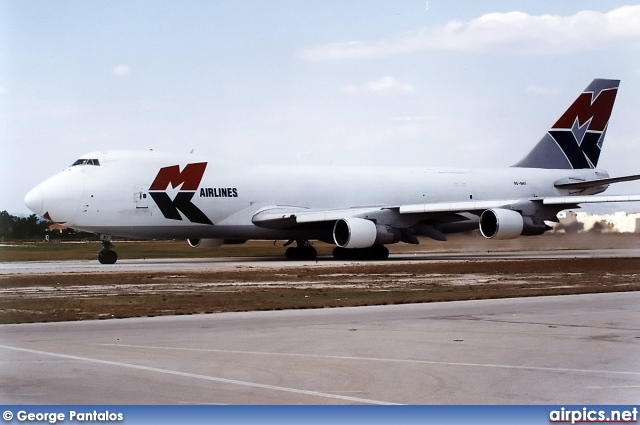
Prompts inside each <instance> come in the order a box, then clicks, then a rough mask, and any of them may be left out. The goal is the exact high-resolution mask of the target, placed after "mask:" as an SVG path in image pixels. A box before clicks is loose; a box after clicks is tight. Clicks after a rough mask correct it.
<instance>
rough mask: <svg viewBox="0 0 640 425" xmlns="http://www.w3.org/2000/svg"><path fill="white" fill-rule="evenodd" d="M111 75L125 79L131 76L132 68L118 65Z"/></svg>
mask: <svg viewBox="0 0 640 425" xmlns="http://www.w3.org/2000/svg"><path fill="white" fill-rule="evenodd" d="M111 74H112V75H113V76H115V77H124V76H127V75H129V74H131V68H129V67H128V66H127V65H118V66H116V67H114V68H113V69H112V70H111Z"/></svg>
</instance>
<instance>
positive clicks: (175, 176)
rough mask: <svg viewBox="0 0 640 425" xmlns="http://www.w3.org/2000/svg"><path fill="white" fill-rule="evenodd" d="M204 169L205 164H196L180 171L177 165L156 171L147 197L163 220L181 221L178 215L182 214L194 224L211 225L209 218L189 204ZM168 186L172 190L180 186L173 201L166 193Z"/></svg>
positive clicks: (188, 165)
mask: <svg viewBox="0 0 640 425" xmlns="http://www.w3.org/2000/svg"><path fill="white" fill-rule="evenodd" d="M206 168H207V163H206V162H197V163H193V164H187V166H186V167H184V169H183V170H182V171H180V167H179V166H178V165H172V166H170V167H164V168H161V169H160V171H158V175H156V178H155V179H154V180H153V183H151V186H150V187H149V195H150V196H151V198H152V199H153V200H154V202H155V203H156V204H157V205H158V208H160V211H161V212H162V214H163V215H164V217H165V218H168V219H170V220H182V215H180V213H182V214H183V215H184V216H185V217H186V218H187V219H188V220H189V221H192V222H194V223H200V224H213V223H212V222H211V220H209V217H207V216H206V215H205V214H204V213H203V212H202V211H201V210H200V208H198V207H197V206H195V205H194V204H193V203H192V202H191V199H192V198H193V196H194V195H195V193H196V191H197V190H198V186H200V181H201V180H202V176H203V175H204V170H205V169H206ZM169 185H171V187H172V188H174V189H175V188H177V187H179V186H181V185H182V186H181V187H180V190H179V192H178V193H177V194H176V196H175V197H174V198H173V199H171V198H170V197H169V194H168V193H167V192H166V190H167V188H168V187H169Z"/></svg>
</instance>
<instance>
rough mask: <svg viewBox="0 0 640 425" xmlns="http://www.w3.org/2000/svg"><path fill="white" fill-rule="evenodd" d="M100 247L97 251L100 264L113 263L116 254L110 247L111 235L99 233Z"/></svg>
mask: <svg viewBox="0 0 640 425" xmlns="http://www.w3.org/2000/svg"><path fill="white" fill-rule="evenodd" d="M100 239H101V240H102V249H101V250H100V251H98V261H100V264H115V263H116V261H118V254H116V252H115V251H114V250H112V249H111V247H112V246H113V245H112V244H111V235H100Z"/></svg>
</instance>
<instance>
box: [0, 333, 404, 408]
mask: <svg viewBox="0 0 640 425" xmlns="http://www.w3.org/2000/svg"><path fill="white" fill-rule="evenodd" d="M0 348H4V349H6V350H13V351H20V352H23V353H31V354H37V355H41V356H52V357H58V358H63V359H67V360H75V361H81V362H88V363H96V364H102V365H106V366H117V367H124V368H129V369H136V370H142V371H146V372H155V373H162V374H166V375H174V376H180V377H184V378H194V379H202V380H205V381H213V382H220V383H223V384H231V385H240V386H245V387H252V388H259V389H264V390H274V391H283V392H288V393H294V394H301V395H309V396H314V397H323V398H330V399H336V400H343V401H346V402H349V403H363V404H380V405H392V404H398V403H391V402H386V401H379V400H370V399H366V398H359V397H350V396H343V395H339V394H331V393H323V392H319V391H310V390H302V389H298V388H289V387H281V386H277V385H268V384H259V383H256V382H249V381H240V380H237V379H227V378H221V377H217V376H210V375H200V374H197V373H189V372H180V371H177V370H171V369H162V368H157V367H150V366H144V365H137V364H132V363H124V362H117V361H113V360H102V359H96V358H92V357H82V356H74V355H71V354H62V353H55V352H51V351H41V350H33V349H30V348H21V347H13V346H9V345H2V344H0Z"/></svg>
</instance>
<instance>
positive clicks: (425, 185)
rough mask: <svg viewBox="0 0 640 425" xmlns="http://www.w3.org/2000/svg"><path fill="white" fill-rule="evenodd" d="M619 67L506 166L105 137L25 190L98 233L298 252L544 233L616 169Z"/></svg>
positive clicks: (355, 251)
mask: <svg viewBox="0 0 640 425" xmlns="http://www.w3.org/2000/svg"><path fill="white" fill-rule="evenodd" d="M618 84H619V81H617V80H604V79H596V80H593V82H592V83H591V84H589V86H588V87H587V88H586V89H585V90H584V92H583V93H582V94H580V95H579V96H578V98H577V99H576V100H575V101H574V102H573V103H572V104H571V106H570V107H569V109H567V111H566V112H565V113H564V114H562V116H561V117H560V118H559V119H558V120H557V121H556V122H555V123H554V124H553V125H552V126H551V128H550V129H549V130H548V131H547V132H546V134H545V135H544V136H543V137H542V139H541V140H540V141H539V142H538V143H537V144H536V145H535V146H534V147H533V149H532V150H531V151H530V152H529V153H528V154H527V155H525V156H524V158H522V159H521V160H520V161H518V162H517V163H516V164H514V165H513V166H511V167H509V168H501V169H436V168H405V167H403V168H399V167H398V168H392V167H385V168H362V167H335V166H331V167H307V166H305V167H287V169H286V172H285V171H283V168H282V167H274V166H271V167H269V166H260V167H251V168H250V167H246V168H240V167H237V166H230V165H228V164H226V163H225V162H224V161H219V160H216V159H212V158H207V157H202V156H198V155H194V154H179V153H163V152H156V151H97V152H91V153H88V154H86V155H83V156H81V157H80V159H78V160H77V161H75V162H74V163H73V164H71V166H69V167H68V168H67V169H66V170H64V171H62V172H61V173H59V174H56V175H54V176H53V177H51V178H50V179H48V180H46V181H44V182H42V183H40V184H39V185H37V186H36V187H35V188H33V189H32V190H31V191H29V193H27V195H26V196H25V203H26V205H27V206H28V207H29V209H31V210H32V211H33V212H35V213H36V214H38V215H40V216H42V217H44V218H46V219H48V220H51V221H54V222H56V223H60V224H63V225H65V226H68V227H70V228H74V229H78V230H82V231H86V232H94V233H97V234H99V235H100V238H101V240H102V244H103V247H102V249H101V251H100V253H99V254H98V259H99V261H100V262H101V263H105V264H113V263H115V262H116V260H117V255H116V253H115V252H114V251H113V249H112V244H111V238H112V236H126V237H140V238H184V239H187V240H188V243H189V244H190V245H191V246H193V247H215V246H220V245H222V244H224V243H241V242H244V241H246V240H248V239H263V240H286V241H288V242H287V243H286V244H285V245H290V244H292V243H293V242H296V246H295V247H294V246H291V247H289V248H288V249H287V250H286V256H287V257H288V258H292V259H313V258H315V257H316V250H315V248H313V246H312V245H311V244H310V241H313V240H320V241H324V242H328V243H331V244H335V245H336V248H335V249H334V251H333V255H334V257H335V258H338V259H386V258H387V257H388V255H389V250H388V249H387V248H386V247H385V245H387V244H394V243H397V242H404V243H410V244H417V243H418V236H426V237H429V238H432V239H436V240H440V241H444V240H446V239H447V236H446V235H447V234H448V233H453V232H463V231H469V230H473V229H479V230H480V232H481V234H482V235H483V236H484V237H486V238H494V239H508V238H516V237H518V236H521V235H522V236H526V235H540V234H542V233H544V232H545V231H547V230H549V229H550V227H549V226H548V225H547V224H546V223H545V221H557V218H556V215H557V213H558V212H560V211H561V210H564V209H568V208H576V207H578V205H579V204H584V203H591V202H623V201H639V200H640V195H630V196H594V195H597V194H599V193H601V192H603V191H604V190H606V189H607V188H608V187H609V185H610V184H612V183H617V182H622V181H629V180H637V179H640V175H633V176H625V177H615V178H611V177H609V175H608V174H607V172H606V171H604V170H600V169H597V168H596V167H597V165H598V159H599V157H600V152H601V150H602V144H603V141H604V137H605V134H606V130H607V125H608V122H609V117H610V115H611V110H612V108H613V103H614V100H615V97H616V93H617V91H618Z"/></svg>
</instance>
